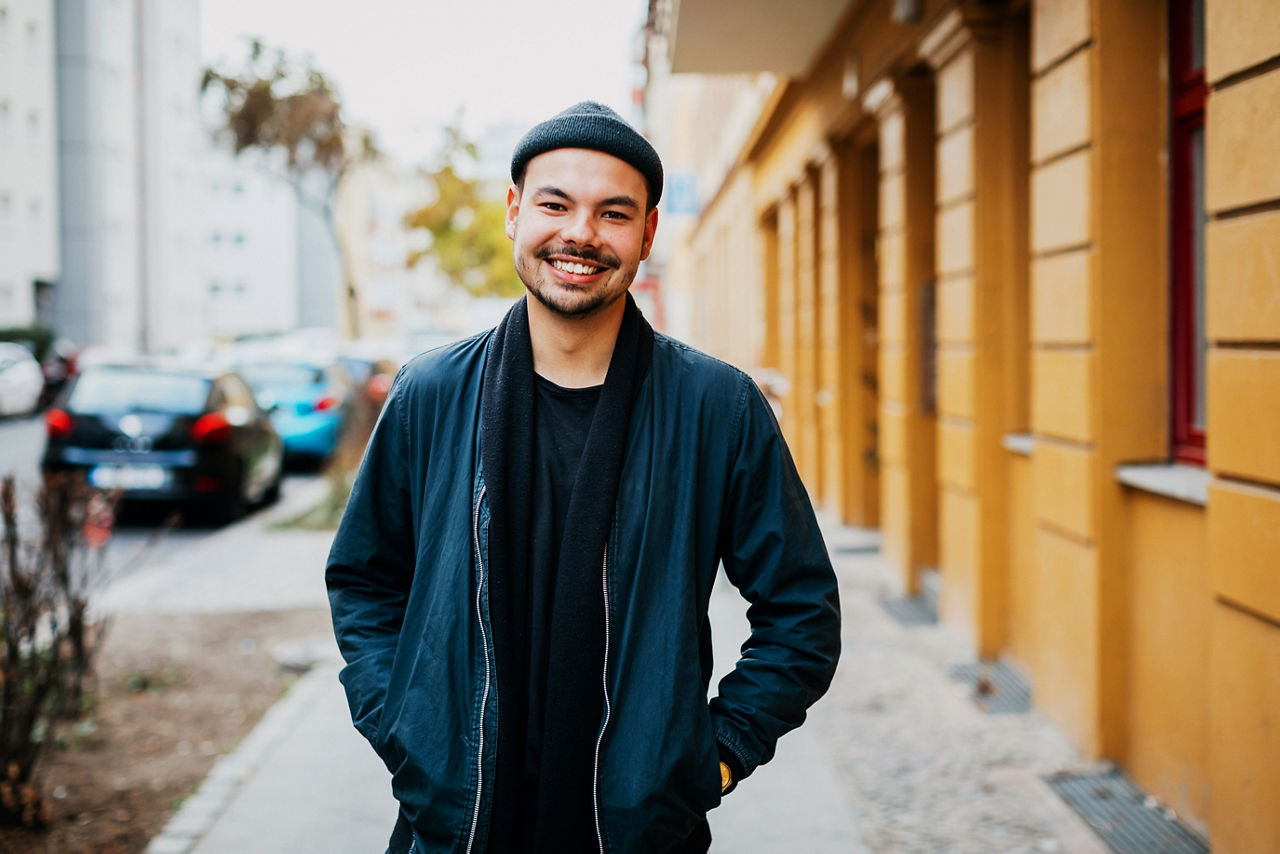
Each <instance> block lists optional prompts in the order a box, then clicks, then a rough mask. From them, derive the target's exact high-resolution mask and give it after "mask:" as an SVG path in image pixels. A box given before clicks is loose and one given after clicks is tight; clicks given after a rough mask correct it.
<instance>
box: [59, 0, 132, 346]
mask: <svg viewBox="0 0 1280 854" xmlns="http://www.w3.org/2000/svg"><path fill="white" fill-rule="evenodd" d="M55 10H56V11H55V21H56V25H55V26H56V41H57V69H58V72H57V85H58V96H57V97H58V117H59V122H58V158H59V173H60V174H59V177H60V197H59V202H60V209H61V223H62V226H61V243H62V245H61V260H62V276H61V279H60V281H59V283H58V287H57V289H56V291H55V296H54V325H55V328H56V329H57V330H58V332H59V333H60V334H62V335H63V336H65V337H68V338H70V339H72V340H73V341H75V342H76V343H79V344H106V345H110V346H116V347H132V346H137V345H138V344H139V343H140V340H139V332H140V323H139V318H140V313H139V311H138V305H139V293H140V292H139V284H138V283H139V277H140V272H141V264H140V252H139V239H140V229H139V225H140V217H141V205H140V203H139V176H138V113H137V86H136V78H135V73H134V69H135V67H136V54H137V39H136V36H137V32H136V27H135V20H134V14H133V11H134V9H133V3H132V2H126V0H56V3H55Z"/></svg>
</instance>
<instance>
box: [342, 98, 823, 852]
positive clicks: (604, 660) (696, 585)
mask: <svg viewBox="0 0 1280 854" xmlns="http://www.w3.org/2000/svg"><path fill="white" fill-rule="evenodd" d="M511 177H512V180H513V181H514V186H512V187H511V189H510V190H509V191H508V193H507V220H506V230H507V235H508V236H509V237H510V238H511V239H512V240H513V241H514V244H515V248H514V257H515V266H516V270H517V272H518V273H519V275H520V278H521V280H522V281H523V282H524V284H525V287H526V289H527V291H528V295H527V296H526V297H525V298H524V299H522V300H521V301H519V302H518V303H516V305H515V306H514V307H513V308H512V309H511V310H510V311H509V312H508V314H507V316H506V318H505V319H504V320H503V321H502V323H501V324H500V325H499V326H498V327H497V328H495V329H493V330H490V331H489V332H486V333H484V334H482V335H479V336H476V337H474V338H470V339H467V340H464V341H460V342H458V343H456V344H452V345H449V346H446V347H443V348H440V349H437V350H433V351H431V352H428V353H425V354H423V355H421V356H419V357H417V358H416V359H414V360H412V361H411V362H409V364H408V365H406V366H405V367H404V368H403V369H402V370H401V371H400V374H399V375H398V376H397V378H396V381H395V383H394V384H393V386H392V390H391V392H390V394H389V396H388V398H387V403H386V406H385V408H384V410H383V413H382V415H381V417H380V419H379V421H378V425H377V427H376V428H375V430H374V433H373V436H372V438H371V439H370V441H369V446H368V449H367V450H366V452H365V458H364V461H363V463H362V464H361V467H360V473H359V475H358V477H357V478H356V482H355V485H354V487H353V489H352V493H351V499H350V502H349V503H348V505H347V510H346V513H345V515H344V516H343V520H342V524H341V526H340V528H339V530H338V533H337V536H336V538H335V540H334V544H333V550H332V552H331V553H330V556H329V563H328V568H327V571H326V580H327V583H328V587H329V598H330V603H331V605H332V609H333V620H334V629H335V632H336V634H337V637H338V642H339V645H340V647H341V649H342V653H343V656H344V658H345V659H346V662H347V666H346V668H345V669H344V670H343V672H342V682H343V685H344V686H345V687H346V691H347V696H348V699H349V701H350V705H351V713H352V718H353V720H354V722H355V725H356V728H357V729H358V730H359V731H360V732H361V733H363V734H364V735H365V736H366V737H367V738H368V739H369V741H370V742H371V743H372V745H373V747H374V749H375V750H376V751H377V753H378V755H379V756H380V757H381V758H382V759H383V761H384V762H385V763H386V765H387V768H388V769H389V770H390V771H391V773H392V788H393V791H394V793H395V795H396V798H397V799H398V800H399V801H400V805H401V811H400V820H399V823H398V825H397V828H396V832H395V833H394V834H393V836H392V843H391V849H390V850H391V851H393V852H401V851H405V850H409V851H412V852H414V854H427V853H428V852H430V854H435V852H467V854H479V852H489V854H508V852H523V851H533V852H570V854H572V852H588V851H600V852H606V851H608V852H625V854H651V852H652V854H658V852H705V851H707V849H708V846H709V845H710V832H709V830H708V828H707V823H706V818H705V816H706V813H707V812H708V811H709V810H711V809H712V808H714V807H715V806H717V805H718V804H719V802H720V799H721V796H722V795H723V794H725V793H727V791H728V790H730V789H731V788H732V787H733V786H734V785H736V784H737V783H738V782H739V781H741V780H742V779H743V778H745V777H746V776H747V775H749V774H750V773H751V772H752V771H753V770H754V769H755V768H756V766H757V765H759V764H760V763H762V762H766V761H768V760H769V758H770V757H771V756H772V755H773V751H774V745H775V743H776V741H777V739H778V737H779V736H781V735H782V734H783V733H784V732H786V731H788V730H790V729H792V728H794V727H796V726H798V725H799V724H800V723H801V722H802V721H803V720H804V715H805V710H806V708H807V707H808V706H809V705H810V704H811V703H812V702H813V701H814V700H816V699H817V698H818V697H819V696H821V694H822V693H823V692H824V691H825V690H826V688H827V685H828V684H829V682H830V680H831V676H832V673H833V671H834V668H835V663H836V659H837V657H838V655H839V646H840V638H839V605H838V602H837V596H836V581H835V577H834V574H833V572H832V569H831V565H830V561H829V559H828V556H827V553H826V549H825V546H824V545H823V542H822V538H821V536H820V534H819V531H818V526H817V524H816V521H815V519H814V516H813V511H812V509H811V507H810V505H809V501H808V498H807V497H806V495H805V492H804V489H803V487H802V485H801V483H800V480H799V478H798V476H797V475H796V472H795V468H794V466H793V465H792V462H791V458H790V456H789V454H788V453H787V450H786V447H785V445H784V443H783V441H782V438H781V436H780V435H779V432H778V427H777V423H776V422H775V421H774V418H773V415H772V412H771V410H770V409H769V406H768V404H767V403H766V402H765V400H764V398H763V397H762V396H761V394H760V393H759V391H758V390H757V389H756V387H755V386H754V385H753V384H752V383H751V381H750V380H749V379H748V378H747V377H746V376H745V375H744V374H742V373H741V372H740V371H737V370H735V369H733V368H731V367H729V366H728V365H725V364H723V363H721V362H717V361H715V360H713V359H711V358H710V357H707V356H704V355H702V354H700V353H698V352H696V351H694V350H692V349H690V348H688V347H685V346H684V345H682V344H679V343H678V342H676V341H673V340H671V339H670V338H667V337H665V336H663V335H659V334H656V333H654V332H653V331H652V329H651V328H650V327H649V325H648V324H647V323H646V322H645V320H644V318H643V317H642V316H641V315H640V312H639V310H638V309H637V308H636V306H635V303H634V302H633V301H632V300H631V298H630V296H629V295H628V293H627V288H628V287H629V286H630V284H631V282H632V280H633V279H634V277H635V274H636V269H637V266H638V265H639V263H640V261H642V260H644V259H645V258H646V257H647V256H648V254H649V250H650V248H651V246H652V245H653V237H654V232H655V230H656V228H657V223H658V211H657V203H658V199H659V197H660V195H661V192H662V165H661V162H660V161H659V159H658V155H657V153H656V152H655V151H654V150H653V148H652V146H650V145H649V143H648V142H647V141H646V140H645V139H644V138H643V137H642V136H640V134H638V133H637V132H636V131H635V130H634V129H632V128H631V126H630V125H628V124H627V123H626V122H625V121H623V120H622V119H621V118H620V117H619V116H618V115H617V114H616V113H614V112H613V111H612V110H610V109H608V108H607V107H604V106H602V105H599V104H595V103H590V102H586V103H581V104H578V105H576V106H574V107H570V108H569V109H568V110H565V111H564V112H562V113H560V114H558V115H557V116H555V117H553V118H552V119H550V120H548V121H546V122H544V123H542V124H540V125H538V126H537V127H535V128H533V129H532V130H531V131H530V132H529V133H528V135H526V136H525V137H524V139H523V140H521V142H520V144H519V145H518V146H517V148H516V151H515V154H514V156H513V158H512V164H511ZM721 562H723V565H724V568H725V572H726V574H727V576H728V578H729V580H730V581H731V582H732V583H733V584H735V585H736V586H737V587H738V589H739V590H740V591H741V592H742V595H743V596H744V597H745V598H746V600H747V601H748V602H749V603H751V604H750V606H749V608H748V610H747V614H748V617H749V618H750V621H751V626H752V628H751V634H750V637H749V638H747V639H746V642H745V643H744V645H743V647H742V650H743V652H742V658H741V659H740V660H739V661H738V663H737V667H736V669H735V670H734V671H733V673H732V674H730V675H729V676H727V677H725V678H724V679H723V680H722V681H721V682H720V685H719V688H718V694H717V696H716V697H715V698H714V699H712V700H711V701H710V703H708V702H707V691H708V687H709V681H710V674H711V666H712V662H711V629H710V626H709V625H708V620H707V608H708V600H709V597H710V595H711V587H712V582H713V581H714V579H715V576H716V572H717V566H718V564H720V563H721Z"/></svg>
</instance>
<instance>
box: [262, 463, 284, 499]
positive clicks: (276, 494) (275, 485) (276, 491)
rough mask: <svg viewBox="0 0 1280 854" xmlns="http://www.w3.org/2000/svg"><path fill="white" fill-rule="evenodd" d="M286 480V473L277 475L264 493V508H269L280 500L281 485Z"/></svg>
mask: <svg viewBox="0 0 1280 854" xmlns="http://www.w3.org/2000/svg"><path fill="white" fill-rule="evenodd" d="M283 480H284V472H283V471H280V472H278V473H277V474H276V479H275V480H273V481H272V482H271V485H270V486H268V487H267V488H266V491H265V492H263V493H262V506H263V507H269V506H271V505H272V504H275V503H276V502H277V501H279V500H280V483H281V481H283Z"/></svg>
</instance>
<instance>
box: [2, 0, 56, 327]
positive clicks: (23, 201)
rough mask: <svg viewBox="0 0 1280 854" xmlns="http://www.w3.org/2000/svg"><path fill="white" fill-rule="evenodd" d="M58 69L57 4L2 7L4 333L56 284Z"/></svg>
mask: <svg viewBox="0 0 1280 854" xmlns="http://www.w3.org/2000/svg"><path fill="white" fill-rule="evenodd" d="M54 68H55V51H54V37H53V2H52V0H0V326H16V325H26V324H30V323H33V322H34V321H35V320H36V303H35V287H34V283H35V282H36V281H37V280H42V281H47V282H52V281H55V280H56V279H57V278H58V267H59V258H58V182H57V161H56V157H55V151H56V145H55V134H56V120H57V110H56V102H55V100H54Z"/></svg>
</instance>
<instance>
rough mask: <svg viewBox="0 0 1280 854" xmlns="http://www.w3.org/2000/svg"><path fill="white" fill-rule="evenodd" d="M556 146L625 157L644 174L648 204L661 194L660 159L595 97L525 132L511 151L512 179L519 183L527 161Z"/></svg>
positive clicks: (623, 120) (637, 134)
mask: <svg viewBox="0 0 1280 854" xmlns="http://www.w3.org/2000/svg"><path fill="white" fill-rule="evenodd" d="M557 148H590V149H593V150H595V151H603V152H604V153H605V154H612V155H613V156H614V157H617V158H618V159H620V160H625V161H626V162H627V163H629V164H631V165H632V166H634V167H635V168H636V170H637V171H638V172H639V173H640V174H641V175H643V176H644V180H645V183H646V184H647V185H648V187H649V205H650V206H654V205H657V204H658V199H659V198H660V197H661V196H662V161H661V160H659V159H658V152H656V151H654V150H653V146H652V145H650V144H649V140H647V139H645V138H644V137H643V136H641V135H640V134H639V132H638V131H636V129H635V128H633V127H632V126H631V125H629V124H627V122H626V120H625V119H623V118H622V116H620V115H618V114H617V113H615V112H614V111H613V110H611V109H609V108H608V107H606V106H605V105H604V104H598V103H596V102H595V101H582V102H581V103H578V104H574V105H573V106H572V107H570V108H569V109H567V110H564V111H563V112H560V113H556V114H555V115H554V116H552V117H551V118H549V119H547V120H546V121H545V122H543V123H542V124H540V125H534V127H533V129H532V130H530V131H529V132H528V133H526V134H525V135H524V138H523V139H521V140H520V142H519V143H518V144H517V145H516V150H515V153H514V154H512V155H511V180H512V181H514V182H515V183H517V184H519V183H520V179H521V178H523V177H524V170H525V167H526V166H528V165H529V161H530V160H532V159H533V158H535V157H537V156H538V155H539V154H543V153H545V152H548V151H554V150H555V149H557Z"/></svg>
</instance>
